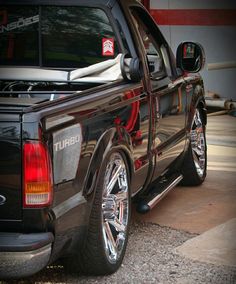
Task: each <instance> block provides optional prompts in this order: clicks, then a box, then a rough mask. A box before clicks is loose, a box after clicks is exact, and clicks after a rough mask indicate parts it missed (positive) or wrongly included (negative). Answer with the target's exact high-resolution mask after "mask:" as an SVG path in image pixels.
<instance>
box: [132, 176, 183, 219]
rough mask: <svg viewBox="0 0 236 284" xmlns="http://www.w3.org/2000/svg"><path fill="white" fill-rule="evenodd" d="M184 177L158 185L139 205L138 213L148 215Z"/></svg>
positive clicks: (174, 178)
mask: <svg viewBox="0 0 236 284" xmlns="http://www.w3.org/2000/svg"><path fill="white" fill-rule="evenodd" d="M182 179H183V176H182V175H177V176H176V175H175V176H174V177H172V178H171V179H170V180H168V181H166V182H164V183H160V184H158V183H157V186H156V187H155V188H154V189H153V190H152V191H151V192H150V194H149V195H147V196H146V197H145V198H144V199H143V200H141V201H140V202H139V203H138V205H137V208H136V209H137V211H138V212H139V213H142V214H144V213H147V212H148V211H150V210H151V209H152V208H153V207H154V206H155V205H156V204H157V203H158V202H159V201H160V200H161V199H162V198H163V197H165V196H166V194H167V193H168V192H169V191H171V190H172V189H173V188H174V187H175V186H176V185H177V184H178V183H179V182H180V181H181V180H182Z"/></svg>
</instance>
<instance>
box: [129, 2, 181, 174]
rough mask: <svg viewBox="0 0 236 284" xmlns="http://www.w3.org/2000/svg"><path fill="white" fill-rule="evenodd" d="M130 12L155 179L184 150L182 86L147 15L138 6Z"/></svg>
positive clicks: (165, 44)
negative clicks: (143, 77)
mask: <svg viewBox="0 0 236 284" xmlns="http://www.w3.org/2000/svg"><path fill="white" fill-rule="evenodd" d="M130 11H131V14H132V18H133V20H134V25H135V26H136V29H137V30H138V33H139V35H140V41H141V42H142V45H143V50H144V52H145V53H146V59H147V64H148V68H149V74H148V75H149V83H150V90H151V97H152V114H153V119H152V123H153V127H152V131H153V133H152V139H153V140H152V147H153V148H152V150H153V151H152V153H153V156H154V157H155V159H157V160H156V166H155V170H154V175H153V178H157V177H158V176H160V175H161V174H163V173H164V172H165V171H166V170H167V169H168V167H169V165H170V164H171V163H172V162H174V160H175V159H176V158H177V157H178V156H179V155H180V154H181V153H182V152H183V150H184V146H185V136H186V132H185V123H186V121H185V119H186V92H185V88H186V84H185V82H184V80H183V79H182V77H181V76H178V75H177V73H176V69H175V68H174V66H173V61H174V60H173V59H172V58H174V57H173V55H172V53H171V50H170V48H169V46H168V44H167V43H166V41H165V39H164V37H163V36H162V34H161V33H160V31H159V29H158V28H157V26H156V24H155V23H154V21H153V20H152V18H151V17H150V16H149V14H148V13H147V12H146V11H145V10H144V9H142V8H141V7H138V6H135V7H130ZM171 56H172V57H171Z"/></svg>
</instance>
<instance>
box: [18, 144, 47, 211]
mask: <svg viewBox="0 0 236 284" xmlns="http://www.w3.org/2000/svg"><path fill="white" fill-rule="evenodd" d="M23 167H24V168H23V172H24V174H23V175H24V178H23V186H24V195H23V204H24V207H30V208H34V207H45V206H49V205H50V204H51V202H52V168H51V160H50V157H49V154H48V151H47V149H46V147H45V146H44V145H43V144H42V143H40V142H26V143H25V144H24V149H23Z"/></svg>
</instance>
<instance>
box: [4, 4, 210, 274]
mask: <svg viewBox="0 0 236 284" xmlns="http://www.w3.org/2000/svg"><path fill="white" fill-rule="evenodd" d="M0 23H1V25H0V64H1V66H0V278H1V279H5V278H19V277H25V276H29V275H32V274H34V273H36V272H38V271H40V270H41V269H43V268H44V267H45V266H47V265H48V264H49V263H52V262H53V261H55V260H56V259H58V258H63V261H64V263H65V267H66V268H68V269H74V270H78V271H82V272H83V273H88V274H96V275H101V274H102V275H104V274H109V273H113V272H115V271H116V270H117V269H118V268H119V266H120V265H121V263H122V259H123V257H124V254H125V250H126V245H127V239H128V232H129V226H130V213H131V200H133V202H135V203H136V208H137V210H138V212H140V213H145V212H148V211H149V210H150V209H152V208H153V207H154V206H155V205H156V204H157V202H158V201H159V200H161V199H162V198H163V197H164V196H165V194H166V193H168V192H169V191H170V190H171V189H173V188H174V187H175V186H176V185H177V184H178V183H180V182H181V183H182V184H187V185H199V184H201V183H202V182H203V181H204V179H205V176H206V161H207V158H206V138H205V127H206V120H207V119H206V110H205V101H204V87H203V81H202V79H201V77H200V75H199V74H198V71H200V70H201V68H202V67H203V65H204V52H203V49H202V47H201V46H200V45H199V44H197V43H194V42H190V41H189V42H182V43H180V45H179V47H178V49H177V56H176V58H177V59H175V57H174V55H173V53H172V51H171V49H170V47H169V45H168V43H167V41H166V40H165V38H164V36H163V35H162V34H161V32H160V30H159V29H158V27H157V25H156V24H155V22H154V21H153V19H152V18H151V16H150V15H149V14H148V12H147V11H146V9H145V8H144V7H143V6H142V5H141V4H140V3H139V2H138V1H127V0H120V1H115V0H114V1H107V0H96V1H93V0H91V1H87V0H86V1H85V0H66V1H62V0H53V1H52V0H33V1H32V0H31V1H27V0H22V1H16V0H8V1H3V0H0ZM180 40H181V39H180Z"/></svg>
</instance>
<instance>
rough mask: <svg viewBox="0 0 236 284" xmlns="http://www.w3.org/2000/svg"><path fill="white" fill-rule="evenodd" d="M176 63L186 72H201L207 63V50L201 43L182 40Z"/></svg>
mask: <svg viewBox="0 0 236 284" xmlns="http://www.w3.org/2000/svg"><path fill="white" fill-rule="evenodd" d="M176 60H177V62H176V65H177V68H180V69H181V70H182V71H184V72H192V73H197V72H199V71H200V70H201V69H202V68H203V67H204V65H205V52H204V49H203V47H202V46H201V45H200V44H199V43H195V42H191V41H185V42H182V43H181V44H180V45H179V46H178V48H177V52H176Z"/></svg>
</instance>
